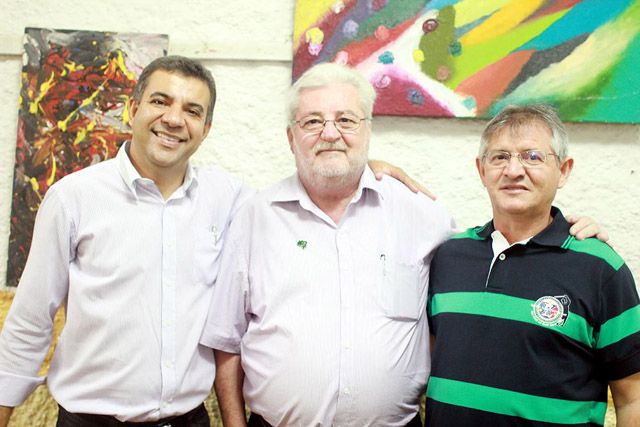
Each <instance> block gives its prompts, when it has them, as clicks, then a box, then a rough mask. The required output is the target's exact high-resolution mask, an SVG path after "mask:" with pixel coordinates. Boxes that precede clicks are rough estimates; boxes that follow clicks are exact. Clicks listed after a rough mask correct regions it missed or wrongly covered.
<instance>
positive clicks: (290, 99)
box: [287, 62, 376, 121]
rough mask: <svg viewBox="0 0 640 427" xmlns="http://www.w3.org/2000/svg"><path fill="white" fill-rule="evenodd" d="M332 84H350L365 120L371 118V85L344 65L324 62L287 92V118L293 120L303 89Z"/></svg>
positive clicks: (372, 93) (374, 96) (374, 95)
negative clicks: (356, 94) (358, 100)
mask: <svg viewBox="0 0 640 427" xmlns="http://www.w3.org/2000/svg"><path fill="white" fill-rule="evenodd" d="M334 83H345V84H350V85H352V86H353V87H355V88H356V90H357V91H358V95H359V96H360V106H361V107H362V111H363V112H364V115H365V117H366V118H371V114H372V113H373V103H374V102H375V100H376V91H375V90H374V89H373V86H371V83H369V81H368V80H367V79H366V78H365V77H364V76H363V75H362V74H361V73H359V72H358V71H356V70H354V69H353V68H350V67H347V66H345V65H340V64H335V63H331V62H326V63H323V64H318V65H314V66H313V67H311V68H309V69H308V70H307V71H305V72H304V74H302V76H300V78H299V79H298V80H297V81H296V82H295V83H294V84H293V85H292V86H291V87H290V88H289V91H288V92H287V116H288V118H289V120H290V121H291V120H293V119H294V118H295V115H296V111H297V110H298V105H299V103H300V92H302V90H304V89H309V88H317V87H322V86H327V85H330V84H334Z"/></svg>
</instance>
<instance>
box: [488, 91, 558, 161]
mask: <svg viewBox="0 0 640 427" xmlns="http://www.w3.org/2000/svg"><path fill="white" fill-rule="evenodd" d="M534 122H537V123H541V124H544V125H546V126H547V127H548V128H549V131H550V132H551V135H552V138H551V146H552V147H553V151H555V153H556V154H557V155H558V160H559V161H560V162H562V161H564V160H565V159H566V158H567V156H568V154H569V149H568V142H569V138H568V136H567V131H566V129H565V127H564V124H562V121H560V118H559V117H558V114H557V113H556V111H555V110H554V109H553V108H552V107H551V106H549V105H545V104H534V105H508V106H506V107H504V108H503V109H502V110H501V111H500V112H499V113H498V114H496V115H495V117H494V118H493V119H491V121H490V122H489V123H488V124H487V126H486V127H485V128H484V131H483V132H482V138H481V139H480V150H479V152H478V158H482V156H483V155H484V154H485V153H486V150H487V145H489V142H490V141H491V138H493V136H494V135H496V134H497V133H499V132H500V131H502V130H503V129H505V128H508V129H510V130H515V131H517V130H518V129H521V128H523V127H525V126H528V125H530V124H531V123H534Z"/></svg>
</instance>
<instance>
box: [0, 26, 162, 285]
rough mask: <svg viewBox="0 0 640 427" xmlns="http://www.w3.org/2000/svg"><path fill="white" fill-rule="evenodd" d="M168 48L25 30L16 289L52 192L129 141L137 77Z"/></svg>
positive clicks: (12, 256)
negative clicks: (54, 186)
mask: <svg viewBox="0 0 640 427" xmlns="http://www.w3.org/2000/svg"><path fill="white" fill-rule="evenodd" d="M168 43H169V39H168V36H166V35H161V34H153V35H152V34H127V33H109V32H93V31H67V30H52V29H43V28H26V29H25V35H24V54H23V68H22V74H21V79H22V83H21V85H22V87H21V91H20V100H19V116H18V137H17V147H16V167H15V175H14V184H13V204H12V210H11V234H10V237H9V263H8V269H7V286H17V284H18V280H19V278H20V276H21V274H22V270H23V268H24V264H25V261H26V257H27V254H28V252H29V247H30V243H31V235H32V229H33V223H34V220H35V215H36V212H37V210H38V207H39V206H40V201H41V200H42V197H43V196H44V194H45V192H46V191H47V189H48V188H49V187H50V186H51V185H52V184H53V183H54V182H55V181H57V180H58V179H60V178H62V177H63V176H64V175H66V174H68V173H70V172H74V171H76V170H79V169H82V168H84V167H86V166H89V165H92V164H94V163H97V162H99V161H101V160H104V159H107V158H109V157H112V156H114V155H115V153H116V151H117V150H118V147H119V146H120V145H121V144H122V143H123V142H124V141H126V140H127V139H129V137H130V130H129V125H128V112H127V107H126V104H127V101H128V99H129V97H130V95H131V94H132V92H133V88H134V86H135V82H136V79H137V76H138V75H139V74H140V72H141V71H142V69H143V68H144V67H145V66H146V65H147V64H148V63H149V62H151V61H152V60H153V59H155V58H157V57H160V56H164V55H166V54H167V48H168Z"/></svg>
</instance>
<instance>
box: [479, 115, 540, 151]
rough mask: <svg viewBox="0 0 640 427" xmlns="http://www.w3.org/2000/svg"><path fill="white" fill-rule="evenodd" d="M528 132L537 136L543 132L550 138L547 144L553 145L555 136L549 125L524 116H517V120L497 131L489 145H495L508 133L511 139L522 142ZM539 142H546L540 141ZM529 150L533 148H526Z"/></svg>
mask: <svg viewBox="0 0 640 427" xmlns="http://www.w3.org/2000/svg"><path fill="white" fill-rule="evenodd" d="M527 131H532V132H535V134H536V136H537V135H539V134H540V133H541V132H542V133H544V135H545V136H546V137H547V138H548V140H547V141H546V142H548V143H549V145H552V139H553V134H552V132H551V129H550V128H549V126H547V124H546V123H544V122H543V121H541V120H538V119H536V118H533V119H532V118H531V117H526V116H524V115H518V116H516V119H515V120H510V121H509V122H508V123H506V124H505V125H504V126H502V127H501V128H500V129H497V130H496V131H495V132H494V133H493V135H492V136H491V139H490V140H489V143H490V144H491V143H495V142H496V141H497V140H498V139H500V138H501V137H502V136H504V135H505V132H508V134H507V135H508V137H509V139H511V140H513V141H516V142H520V140H521V139H522V138H523V136H524V135H525V133H526V132H527ZM540 131H541V132H540ZM538 142H545V141H544V140H539V141H538ZM528 149H532V147H530V148H526V149H525V150H528Z"/></svg>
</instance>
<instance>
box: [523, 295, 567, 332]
mask: <svg viewBox="0 0 640 427" xmlns="http://www.w3.org/2000/svg"><path fill="white" fill-rule="evenodd" d="M570 305H571V299H569V297H568V296H567V295H560V296H555V297H552V296H544V297H541V298H538V300H537V301H536V302H534V303H533V304H532V305H531V307H532V308H531V316H532V317H533V320H535V321H536V322H538V323H539V324H541V325H543V326H563V325H564V324H565V322H566V321H567V317H569V306H570Z"/></svg>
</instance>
